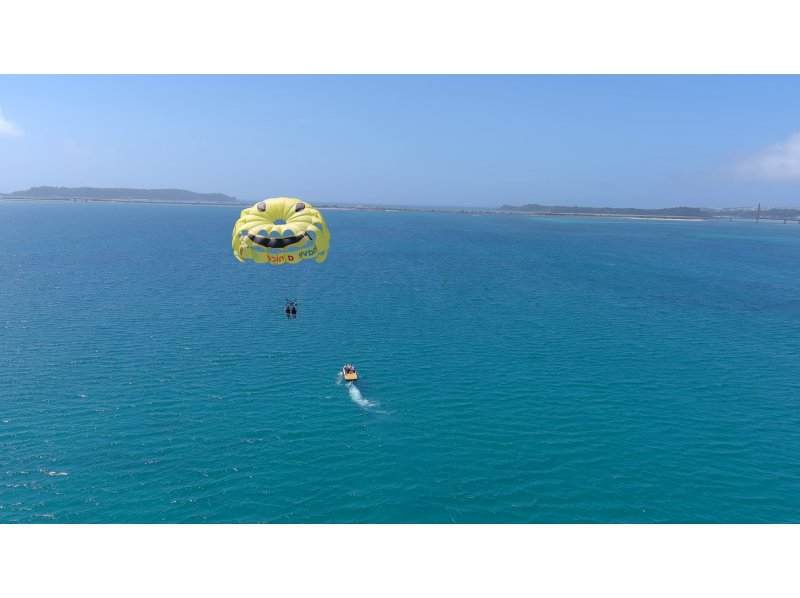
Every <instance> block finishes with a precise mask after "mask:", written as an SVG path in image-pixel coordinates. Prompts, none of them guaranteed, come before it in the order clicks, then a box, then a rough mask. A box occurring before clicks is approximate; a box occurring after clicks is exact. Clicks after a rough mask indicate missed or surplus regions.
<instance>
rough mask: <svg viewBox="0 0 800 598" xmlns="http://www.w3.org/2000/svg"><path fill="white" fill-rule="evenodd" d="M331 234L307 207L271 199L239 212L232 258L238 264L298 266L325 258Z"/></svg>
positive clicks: (297, 201) (290, 200) (310, 208)
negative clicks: (308, 261) (303, 262)
mask: <svg viewBox="0 0 800 598" xmlns="http://www.w3.org/2000/svg"><path fill="white" fill-rule="evenodd" d="M330 244H331V233H330V231H329V230H328V225H327V224H325V219H324V218H323V217H322V214H320V213H319V211H317V210H315V209H314V208H313V207H312V206H311V205H310V204H308V203H306V202H304V201H300V200H299V199H292V198H289V197H275V198H272V199H266V200H264V201H260V202H258V203H257V204H256V205H254V206H253V207H252V208H247V209H246V210H242V214H241V216H240V217H239V220H237V221H236V224H235V225H234V227H233V255H234V256H236V259H237V260H239V261H240V262H244V261H245V260H252V261H254V262H257V263H259V264H272V265H274V266H281V265H283V264H298V263H300V262H302V261H303V260H308V259H315V260H316V261H318V262H320V263H322V262H324V261H325V260H326V259H327V257H328V248H329V247H330Z"/></svg>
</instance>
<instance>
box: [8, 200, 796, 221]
mask: <svg viewBox="0 0 800 598" xmlns="http://www.w3.org/2000/svg"><path fill="white" fill-rule="evenodd" d="M4 202H7V203H26V202H30V203H47V202H57V203H61V204H70V203H75V204H87V203H92V204H135V205H175V206H181V205H185V206H209V207H224V208H238V209H242V210H243V209H246V208H247V207H249V206H250V205H251V204H249V203H240V204H231V203H216V202H193V201H169V200H163V201H159V200H152V201H151V200H136V199H83V198H70V199H62V198H53V199H48V198H43V197H24V198H12V197H0V203H4ZM315 207H316V208H318V209H320V210H342V211H351V212H415V213H423V214H464V215H468V216H522V217H538V218H543V217H566V218H610V219H614V218H616V219H625V220H661V221H681V222H708V221H712V222H716V221H726V220H727V221H734V220H736V221H753V222H756V219H755V218H752V217H738V216H708V217H706V218H703V217H699V216H663V215H662V216H656V215H648V214H602V213H590V212H585V213H584V212H580V213H577V212H523V211H511V210H486V209H469V208H421V207H413V208H403V207H384V206H367V205H353V206H347V205H341V204H332V205H325V204H316V205H315ZM762 220H763V221H767V222H783V223H784V224H788V223H789V222H797V223H800V218H770V217H765V216H762V217H760V218H759V219H758V221H762Z"/></svg>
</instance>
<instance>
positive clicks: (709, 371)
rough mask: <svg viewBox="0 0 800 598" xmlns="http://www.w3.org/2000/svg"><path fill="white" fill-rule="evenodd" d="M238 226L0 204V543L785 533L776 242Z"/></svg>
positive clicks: (348, 219)
mask: <svg viewBox="0 0 800 598" xmlns="http://www.w3.org/2000/svg"><path fill="white" fill-rule="evenodd" d="M312 203H313V202H312ZM239 211H240V208H234V207H230V208H229V207H219V206H208V207H204V206H186V205H131V204H128V205H125V204H84V203H61V202H53V203H47V202H38V203H37V202H30V203H12V202H5V203H3V202H0V258H2V259H0V522H3V523H10V522H23V523H31V522H55V523H159V522H167V523H199V522H209V523H450V522H453V523H797V522H800V376H798V372H800V368H799V367H798V366H800V259H798V256H800V226H798V225H797V224H783V223H769V222H761V223H755V222H752V221H747V222H745V221H741V222H727V221H725V222H699V221H698V222H694V221H679V222H674V221H658V220H627V219H611V218H608V219H606V218H557V217H520V216H502V215H471V214H445V213H423V212H391V211H389V212H380V211H346V210H328V211H324V213H325V217H326V220H327V223H328V225H329V227H330V229H331V231H332V240H331V249H330V256H329V258H328V260H327V261H326V262H325V263H324V264H317V263H314V262H303V263H301V264H298V265H296V266H287V267H272V266H268V265H256V264H252V263H250V264H241V263H239V262H237V261H236V260H235V259H234V257H233V254H232V250H231V245H230V235H231V230H232V228H233V223H234V222H235V220H236V219H237V218H238V215H239ZM286 298H297V300H298V305H299V313H298V317H297V320H287V319H286V317H285V315H284V313H283V308H284V305H285V299H286ZM346 362H352V363H354V364H356V365H357V367H358V369H359V372H360V375H361V379H360V380H359V381H358V383H357V384H356V385H347V384H344V383H343V382H342V381H341V379H340V377H339V376H338V374H339V371H340V369H341V367H342V365H343V364H344V363H346Z"/></svg>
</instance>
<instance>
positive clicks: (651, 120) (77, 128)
mask: <svg viewBox="0 0 800 598" xmlns="http://www.w3.org/2000/svg"><path fill="white" fill-rule="evenodd" d="M798 107H800V77H798V76H791V75H787V76H767V75H753V76H703V75H693V76H668V75H653V76H637V75H617V76H602V75H594V76H578V75H572V76H556V75H552V76H544V75H517V76H501V75H487V76H472V75H469V76H466V75H465V76H441V75H422V76H410V75H387V76H375V75H354V76H341V75H297V76H292V75H243V76H237V75H220V76H209V75H154V76H149V75H0V193H9V192H13V191H18V190H23V189H27V188H29V187H33V186H39V185H49V186H64V187H79V186H92V187H136V188H147V189H154V188H179V189H188V190H191V191H197V192H208V193H225V194H227V195H231V196H234V197H236V198H238V199H240V200H241V201H244V202H256V201H259V200H261V199H264V198H267V197H276V196H290V197H299V198H303V199H306V200H307V201H309V202H312V203H314V202H317V203H322V204H327V203H350V204H375V205H408V206H441V207H481V208H495V207H498V206H500V205H502V204H514V205H519V204H526V203H539V204H544V205H581V206H597V207H602V206H611V207H653V208H658V207H671V206H699V207H737V206H742V207H743V206H754V205H756V204H757V203H759V202H760V203H761V204H762V205H763V206H765V207H779V206H784V207H785V206H800V108H798Z"/></svg>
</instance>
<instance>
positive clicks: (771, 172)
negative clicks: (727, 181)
mask: <svg viewBox="0 0 800 598" xmlns="http://www.w3.org/2000/svg"><path fill="white" fill-rule="evenodd" d="M736 171H737V173H738V174H739V176H741V177H744V178H748V179H758V180H765V181H786V180H793V179H797V180H800V133H793V134H792V135H791V136H790V137H789V139H787V140H786V141H781V142H780V143H776V144H775V145H772V146H770V147H768V148H767V149H765V150H764V151H762V152H760V153H758V154H755V155H753V156H750V157H748V158H745V159H744V160H742V161H741V162H739V165H738V167H737V169H736Z"/></svg>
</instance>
